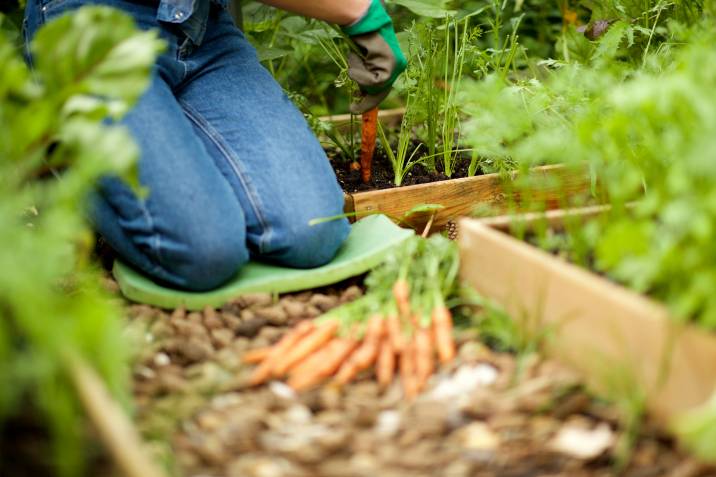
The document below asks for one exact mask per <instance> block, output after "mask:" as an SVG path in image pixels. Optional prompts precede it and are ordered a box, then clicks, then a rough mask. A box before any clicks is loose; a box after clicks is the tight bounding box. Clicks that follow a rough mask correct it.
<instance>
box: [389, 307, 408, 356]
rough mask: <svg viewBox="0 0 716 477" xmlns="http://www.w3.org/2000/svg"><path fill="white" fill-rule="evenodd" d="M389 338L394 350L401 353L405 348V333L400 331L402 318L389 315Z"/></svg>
mask: <svg viewBox="0 0 716 477" xmlns="http://www.w3.org/2000/svg"><path fill="white" fill-rule="evenodd" d="M386 324H387V328H388V337H389V338H390V343H391V345H392V347H393V350H394V351H395V352H396V353H400V351H401V350H402V349H403V346H404V344H405V343H404V341H405V340H404V339H403V331H402V330H401V329H400V318H398V316H397V315H388V320H387V323H386Z"/></svg>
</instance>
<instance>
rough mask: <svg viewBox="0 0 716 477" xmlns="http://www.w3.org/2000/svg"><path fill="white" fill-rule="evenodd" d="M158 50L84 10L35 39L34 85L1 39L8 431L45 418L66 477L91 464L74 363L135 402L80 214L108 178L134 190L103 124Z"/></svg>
mask: <svg viewBox="0 0 716 477" xmlns="http://www.w3.org/2000/svg"><path fill="white" fill-rule="evenodd" d="M6 21H7V20H6V19H5V18H4V17H2V16H1V15H0V25H2V24H4V23H5V22H6ZM162 46H163V45H162V43H161V42H160V41H159V40H158V39H157V35H156V33H154V32H143V33H140V32H138V31H137V30H136V28H135V26H134V24H133V22H132V20H131V19H130V18H128V17H127V16H126V15H124V14H121V13H119V12H117V11H115V10H112V9H109V8H105V7H87V8H83V9H80V10H79V11H77V12H76V14H73V15H69V16H63V17H60V18H58V19H57V20H55V21H53V22H51V23H48V24H47V25H46V26H44V27H43V28H42V29H41V30H40V31H39V32H38V33H37V35H36V37H35V39H34V41H33V42H32V45H31V46H30V48H31V50H32V53H33V55H34V65H35V71H34V74H31V73H30V71H29V69H28V67H27V66H26V65H25V63H24V61H23V59H22V57H21V55H20V53H19V51H18V49H17V47H16V45H15V44H13V41H12V40H11V39H9V38H8V37H7V36H6V35H0V71H2V75H0V124H2V125H3V126H2V128H0V244H2V247H1V248H0V269H2V270H3V273H2V274H0V361H2V363H3V364H2V366H0V425H2V423H3V422H4V421H5V419H7V418H8V417H10V416H12V415H14V414H15V413H17V412H21V411H27V410H28V408H29V409H32V410H33V411H35V412H33V415H38V416H41V417H40V418H39V420H41V421H44V423H46V425H47V428H48V430H49V432H50V435H51V437H52V444H53V449H52V452H51V455H52V457H53V459H54V463H55V468H56V470H57V473H58V475H63V476H73V475H81V473H82V467H83V464H84V463H85V459H86V449H85V447H84V445H85V443H84V442H83V441H84V439H85V432H84V429H83V425H82V420H81V419H80V416H81V410H80V407H79V404H78V402H77V400H76V396H75V393H74V391H73V389H72V386H71V384H70V381H69V379H68V376H67V361H68V359H69V358H68V357H69V356H70V355H79V356H81V357H83V358H85V359H86V360H87V361H88V362H90V363H92V364H93V365H94V367H96V369H97V370H98V371H99V372H100V374H101V375H102V376H103V377H104V378H105V379H106V382H107V385H108V387H109V388H110V389H111V391H112V392H113V393H114V394H115V396H117V397H118V398H120V399H123V400H124V402H125V403H127V401H128V399H127V397H128V393H127V385H128V381H127V377H128V375H127V358H128V349H127V343H126V342H125V340H124V339H123V337H122V332H121V327H120V321H119V317H120V309H119V306H118V305H117V304H116V303H114V302H113V301H111V300H110V299H109V297H108V296H107V295H106V294H105V292H103V291H102V289H101V285H100V277H99V272H98V271H97V270H95V266H94V265H93V264H92V263H91V262H90V261H89V260H88V256H89V252H90V251H91V248H92V241H93V235H92V234H91V232H90V230H89V228H88V226H87V224H86V222H85V218H84V216H83V213H82V211H83V210H84V202H85V201H86V199H87V196H88V195H89V194H90V193H91V192H92V190H93V188H94V186H95V183H96V180H97V179H98V178H99V177H100V176H101V175H104V174H117V175H120V176H122V177H124V178H126V179H127V180H129V181H131V182H132V183H135V184H136V181H135V180H134V179H135V174H134V162H135V159H136V156H137V148H136V147H135V146H134V144H133V142H132V140H131V138H130V136H129V134H128V133H127V132H126V131H125V130H124V129H122V128H121V127H118V126H110V125H107V124H106V123H104V122H103V120H104V119H105V118H114V119H117V118H120V117H121V116H122V115H123V114H124V113H126V112H127V110H128V109H129V108H130V107H131V106H132V104H133V103H134V102H135V101H136V100H137V98H138V96H139V95H140V94H141V93H142V91H143V90H144V89H145V87H146V86H147V85H148V81H149V74H150V70H151V68H152V65H153V64H154V60H155V56H156V55H157V53H158V52H159V51H160V50H161V49H162ZM48 170H51V171H53V173H54V175H55V177H52V178H49V179H48V178H43V174H44V173H46V172H47V171H48ZM11 459H13V456H3V455H2V451H1V450H0V461H6V462H10V461H11ZM0 467H1V464H0Z"/></svg>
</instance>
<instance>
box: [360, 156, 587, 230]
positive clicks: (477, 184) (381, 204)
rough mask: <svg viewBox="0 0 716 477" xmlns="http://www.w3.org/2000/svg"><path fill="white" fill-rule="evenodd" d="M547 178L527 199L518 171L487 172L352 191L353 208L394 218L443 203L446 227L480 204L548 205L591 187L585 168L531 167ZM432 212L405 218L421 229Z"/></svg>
mask: <svg viewBox="0 0 716 477" xmlns="http://www.w3.org/2000/svg"><path fill="white" fill-rule="evenodd" d="M532 171H533V173H534V174H538V175H540V176H542V177H544V178H550V179H554V180H545V181H544V183H545V184H546V185H545V186H543V188H542V189H541V190H540V191H534V192H532V193H531V194H530V196H529V197H528V198H525V197H520V195H519V194H518V193H516V192H514V191H512V181H514V180H515V178H516V177H517V174H516V173H514V174H512V175H510V176H508V177H507V178H504V177H503V176H501V175H499V174H486V175H482V176H476V177H467V178H464V179H452V180H447V181H441V182H432V183H429V184H419V185H414V186H407V187H396V188H393V189H384V190H376V191H369V192H358V193H354V194H352V197H353V208H354V211H355V212H356V213H357V214H359V216H360V214H366V213H375V212H381V213H384V214H386V215H388V216H389V217H391V218H393V219H401V218H403V216H404V215H405V214H406V213H407V212H408V211H410V210H411V209H413V208H414V207H415V206H417V205H420V204H440V205H443V206H444V207H445V208H444V209H441V210H440V211H439V212H437V214H436V216H435V220H434V222H433V227H434V228H440V227H442V226H444V225H445V224H446V223H447V222H448V221H449V220H451V219H455V218H457V217H461V216H466V215H468V216H469V215H471V214H472V212H473V211H474V209H475V208H476V207H477V206H478V205H481V204H482V205H484V204H487V205H491V206H497V207H506V206H507V205H508V204H509V203H516V204H519V203H521V202H523V200H524V199H528V200H529V201H533V200H540V201H544V202H546V203H547V205H548V207H550V208H555V207H559V206H560V205H561V204H562V201H563V199H564V198H565V196H569V195H571V194H574V193H577V192H582V191H584V190H586V189H587V188H588V187H589V179H588V176H587V174H586V172H585V171H575V170H570V169H566V168H564V167H562V166H542V167H537V168H535V169H533V170H532ZM430 215H431V214H430V213H420V214H415V215H413V216H411V217H410V218H408V219H407V220H406V222H407V225H409V226H411V227H413V228H416V229H422V228H423V227H424V226H425V224H426V223H427V222H428V220H429V219H430Z"/></svg>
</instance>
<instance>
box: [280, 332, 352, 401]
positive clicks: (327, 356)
mask: <svg viewBox="0 0 716 477" xmlns="http://www.w3.org/2000/svg"><path fill="white" fill-rule="evenodd" d="M356 345H357V342H356V341H355V340H350V339H345V338H335V339H333V340H331V341H330V342H329V343H328V345H327V346H326V347H325V348H324V349H322V350H321V351H319V352H318V353H315V355H314V358H315V359H312V360H311V363H309V362H308V361H306V362H305V363H304V364H303V365H302V366H300V367H298V368H296V369H295V371H294V372H293V373H292V374H291V376H290V377H289V380H288V385H289V386H291V387H292V388H293V389H295V390H296V391H303V390H306V389H309V388H311V387H313V386H316V385H317V384H319V383H320V382H321V381H323V380H324V379H326V378H328V377H329V376H330V375H332V374H333V373H335V372H336V370H337V369H338V367H339V366H340V365H341V363H343V361H344V360H345V359H346V358H347V357H348V356H349V355H350V353H351V352H352V351H353V350H354V349H355V347H356Z"/></svg>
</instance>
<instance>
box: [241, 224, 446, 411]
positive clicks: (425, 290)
mask: <svg viewBox="0 0 716 477" xmlns="http://www.w3.org/2000/svg"><path fill="white" fill-rule="evenodd" d="M458 265H459V263H458V254H457V250H456V246H455V244H454V242H452V241H450V240H447V239H445V238H443V237H441V236H434V237H432V238H430V239H423V238H421V237H413V238H411V239H410V241H409V242H408V243H407V244H406V245H405V246H403V247H401V249H400V250H398V251H396V252H395V253H394V254H393V255H392V256H391V257H389V258H388V259H387V260H386V261H385V262H384V263H383V264H382V265H381V266H380V267H378V268H376V269H374V270H373V271H372V272H371V273H370V274H369V275H368V277H367V278H366V287H367V291H366V294H365V295H364V296H363V297H361V298H359V299H358V300H356V301H354V302H352V303H348V304H345V305H343V306H341V307H339V308H336V309H334V310H331V311H330V312H329V313H327V314H325V315H323V316H322V317H320V318H318V319H317V320H315V321H308V320H307V321H302V322H300V323H298V324H297V325H296V326H295V327H294V328H293V329H292V330H291V331H289V332H288V333H287V334H286V335H284V337H283V338H282V339H281V340H279V341H278V343H276V344H275V345H273V346H271V347H268V348H262V349H258V350H254V351H251V352H249V353H247V354H246V355H245V356H244V361H246V362H248V363H252V364H256V365H257V367H256V368H255V370H254V372H253V374H252V376H251V384H252V385H259V384H262V383H265V382H266V381H268V380H271V379H284V378H286V379H287V382H288V384H289V385H290V386H291V387H292V388H294V389H295V390H297V391H302V390H307V389H310V388H313V387H315V386H317V385H319V384H321V383H323V382H325V381H328V380H332V382H333V383H335V384H336V385H339V386H343V385H346V384H348V383H349V382H351V381H352V380H354V379H356V377H357V376H359V375H361V374H363V373H365V374H367V373H368V372H369V371H370V370H371V368H372V370H373V375H374V377H375V379H377V381H378V383H379V385H380V386H381V387H382V388H386V387H388V386H389V385H390V384H391V383H392V382H393V381H394V379H395V377H396V374H399V376H400V380H401V384H402V386H403V390H404V393H405V396H406V397H408V398H413V397H415V396H416V395H417V394H418V393H420V391H422V390H423V389H424V388H425V386H426V384H427V383H428V380H429V379H430V377H431V376H432V375H433V374H434V372H435V369H436V364H437V362H439V363H440V364H446V363H449V362H450V361H452V360H453V359H454V357H455V342H454V339H453V320H452V314H451V312H450V309H449V308H448V306H447V305H446V301H447V300H448V299H449V298H450V297H451V296H452V295H454V294H455V292H456V290H457V272H458Z"/></svg>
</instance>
